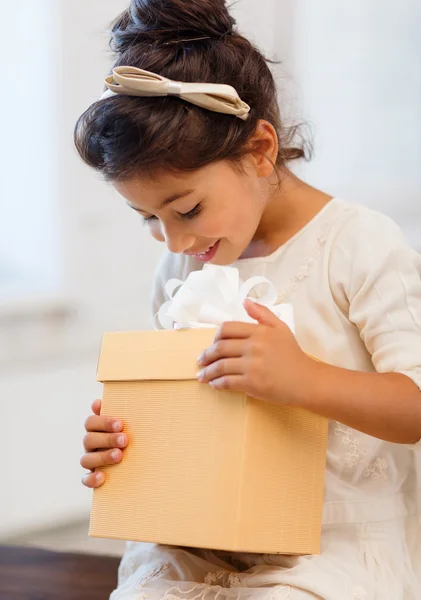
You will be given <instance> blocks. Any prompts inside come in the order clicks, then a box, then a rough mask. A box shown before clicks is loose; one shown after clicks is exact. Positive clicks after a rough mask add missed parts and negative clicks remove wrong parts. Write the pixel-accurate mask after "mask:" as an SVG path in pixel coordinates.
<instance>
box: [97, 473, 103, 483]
mask: <svg viewBox="0 0 421 600" xmlns="http://www.w3.org/2000/svg"><path fill="white" fill-rule="evenodd" d="M103 478H104V475H103V474H102V473H97V474H96V475H95V479H96V481H97V482H98V483H99V482H100V481H102V480H103Z"/></svg>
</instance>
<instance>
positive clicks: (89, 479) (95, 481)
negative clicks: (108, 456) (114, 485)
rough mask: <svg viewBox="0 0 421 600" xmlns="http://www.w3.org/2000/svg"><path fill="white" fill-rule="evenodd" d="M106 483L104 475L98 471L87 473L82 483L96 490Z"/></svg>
mask: <svg viewBox="0 0 421 600" xmlns="http://www.w3.org/2000/svg"><path fill="white" fill-rule="evenodd" d="M104 481H105V475H104V473H101V472H100V471H98V472H97V473H87V474H86V475H84V476H83V477H82V483H83V485H85V486H86V487H87V488H90V489H94V488H99V487H101V485H102V484H103V483H104Z"/></svg>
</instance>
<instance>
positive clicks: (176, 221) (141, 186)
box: [114, 161, 270, 265]
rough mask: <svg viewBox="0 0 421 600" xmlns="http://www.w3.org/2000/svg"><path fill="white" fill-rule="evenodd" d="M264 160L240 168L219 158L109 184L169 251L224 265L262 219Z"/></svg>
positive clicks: (235, 255) (265, 198)
mask: <svg viewBox="0 0 421 600" xmlns="http://www.w3.org/2000/svg"><path fill="white" fill-rule="evenodd" d="M265 162H266V161H263V162H262V163H261V164H260V163H259V162H257V163H256V162H253V161H250V162H249V163H248V164H246V165H244V169H243V171H244V172H243V171H241V170H240V169H235V168H234V167H233V166H232V165H231V164H230V163H228V162H219V163H214V164H212V165H210V166H207V167H204V168H202V169H199V170H198V171H195V172H192V173H183V174H182V175H179V174H173V173H167V174H158V175H157V176H156V177H154V178H148V179H147V178H138V179H132V180H130V181H126V182H116V183H114V187H115V188H116V190H117V191H118V192H119V193H120V194H121V195H122V196H124V197H125V198H126V200H127V202H128V204H129V205H130V206H131V207H132V208H133V209H134V210H135V211H136V212H138V213H139V214H140V215H141V216H142V218H143V220H144V221H145V223H146V225H147V226H148V228H149V231H150V232H151V234H152V236H153V237H154V238H155V239H156V240H158V241H160V242H165V243H166V245H167V247H168V249H169V250H170V251H171V252H174V253H176V254H181V253H184V254H187V255H191V256H193V257H194V258H195V259H196V260H198V261H201V262H204V263H205V262H209V263H212V264H215V265H229V264H231V263H233V262H234V261H235V260H237V259H238V258H240V257H241V256H242V254H243V253H244V252H245V250H246V249H247V247H248V246H249V244H250V242H251V241H252V240H253V237H254V236H255V234H256V231H257V229H258V227H259V224H260V221H261V219H262V215H263V213H264V210H265V207H266V204H267V201H268V189H267V175H268V163H267V162H266V165H265V166H262V165H264V163H265ZM259 165H260V166H259ZM269 168H270V165H269Z"/></svg>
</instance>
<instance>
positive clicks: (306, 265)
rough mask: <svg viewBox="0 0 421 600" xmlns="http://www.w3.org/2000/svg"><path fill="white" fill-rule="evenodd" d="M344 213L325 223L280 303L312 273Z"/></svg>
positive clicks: (280, 298)
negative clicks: (311, 250)
mask: <svg viewBox="0 0 421 600" xmlns="http://www.w3.org/2000/svg"><path fill="white" fill-rule="evenodd" d="M349 210H350V208H348V209H347V211H349ZM343 214H344V213H343V212H340V213H339V214H338V215H336V217H335V218H334V219H331V220H330V221H329V222H328V223H326V224H325V226H324V227H323V230H322V232H321V234H320V235H319V236H318V238H317V240H316V245H315V247H314V250H313V252H312V255H311V256H308V257H306V258H305V259H304V261H303V264H302V265H301V267H300V268H299V270H298V272H297V274H296V275H294V276H293V277H291V279H290V281H289V284H288V285H287V287H286V288H285V289H284V290H283V291H282V292H280V294H279V296H278V300H277V302H279V303H282V302H285V301H286V300H287V298H288V296H289V295H290V294H291V293H292V292H293V291H294V290H295V289H296V287H297V286H298V284H299V283H301V282H302V281H304V279H306V278H307V277H308V276H309V275H310V272H311V269H312V267H313V266H314V265H315V264H316V261H317V258H318V256H319V255H320V253H321V251H322V249H323V247H324V246H325V245H326V242H327V240H328V239H329V235H330V233H331V231H332V229H333V227H334V226H335V225H336V223H337V222H338V220H339V219H340V218H341V217H342V216H343Z"/></svg>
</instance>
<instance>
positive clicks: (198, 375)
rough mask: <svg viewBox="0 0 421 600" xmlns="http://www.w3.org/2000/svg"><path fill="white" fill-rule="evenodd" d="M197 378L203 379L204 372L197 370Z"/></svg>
mask: <svg viewBox="0 0 421 600" xmlns="http://www.w3.org/2000/svg"><path fill="white" fill-rule="evenodd" d="M197 379H198V380H199V381H204V379H205V372H204V371H199V373H198V374H197Z"/></svg>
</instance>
